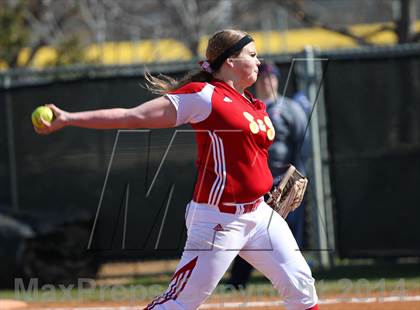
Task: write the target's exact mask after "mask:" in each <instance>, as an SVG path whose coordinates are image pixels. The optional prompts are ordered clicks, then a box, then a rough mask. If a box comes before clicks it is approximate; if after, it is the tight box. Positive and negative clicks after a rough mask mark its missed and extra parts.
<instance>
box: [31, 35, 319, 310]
mask: <svg viewBox="0 0 420 310" xmlns="http://www.w3.org/2000/svg"><path fill="white" fill-rule="evenodd" d="M206 57H207V60H206V61H204V62H202V63H201V70H200V71H199V72H198V73H196V74H190V75H188V76H187V77H185V78H184V79H182V80H181V81H175V80H172V79H170V78H160V79H159V78H154V77H151V76H147V78H148V81H149V84H148V87H149V89H150V90H151V91H153V92H155V93H159V94H162V95H163V96H161V97H159V98H156V99H154V100H151V101H148V102H145V103H144V104H141V105H139V106H137V107H134V108H131V109H122V108H115V109H107V110H95V111H85V112H77V113H69V112H66V111H63V110H60V109H59V108H57V107H56V106H54V105H48V106H49V107H50V108H51V109H52V110H53V112H54V115H55V120H54V121H53V122H52V123H48V122H45V121H42V122H43V127H42V128H35V130H36V131H37V132H38V133H40V134H48V133H51V132H53V131H56V130H58V129H61V128H63V127H65V126H78V127H86V128H96V129H107V128H120V129H121V128H164V127H175V126H179V125H181V124H186V123H189V124H191V125H192V127H193V128H194V129H195V130H196V141H197V147H198V160H197V169H198V178H197V183H196V186H195V191H194V195H193V197H192V200H191V202H190V203H189V204H188V206H187V209H186V226H187V229H188V230H187V231H188V232H187V241H186V244H185V248H184V252H183V255H182V258H181V261H180V262H179V265H178V267H177V269H176V272H175V274H174V276H173V278H172V280H171V283H170V284H169V286H168V289H167V290H166V291H165V292H164V293H163V294H162V295H160V296H158V297H157V298H156V299H155V300H153V301H152V302H151V303H150V304H149V305H148V306H147V307H146V309H150V310H151V309H169V310H176V309H188V310H192V309H197V308H198V307H199V306H200V305H201V304H202V303H204V301H205V300H206V299H207V298H208V297H209V296H210V295H211V293H212V292H213V290H214V289H215V288H216V286H217V284H218V282H219V281H220V279H221V278H222V276H223V275H224V273H225V272H226V270H227V269H228V267H229V265H230V264H231V262H232V260H233V259H234V258H235V256H236V255H240V256H241V257H243V258H244V259H245V260H246V261H248V262H249V263H250V264H252V265H253V266H254V267H255V268H256V269H258V270H259V271H261V272H262V273H263V274H264V275H265V276H267V278H269V279H270V280H271V282H272V283H273V285H274V287H275V288H276V289H277V290H278V292H279V294H280V295H281V296H282V297H283V298H284V302H285V306H286V308H287V309H296V310H303V309H318V306H317V301H318V297H317V295H316V291H315V286H314V279H313V277H312V275H311V271H310V269H309V267H308V265H307V263H306V262H305V259H304V258H303V256H302V254H301V252H300V251H299V250H298V246H297V244H296V242H295V239H294V238H293V235H292V233H291V232H290V229H289V228H288V225H287V224H286V222H285V221H284V219H283V218H282V217H281V216H280V215H279V214H278V213H276V212H273V210H272V209H271V208H270V207H269V206H268V205H267V204H266V203H265V202H264V199H263V196H264V194H265V193H267V192H268V191H269V190H270V188H271V186H272V175H271V173H270V170H269V168H268V164H267V158H268V152H267V148H268V147H269V146H270V144H271V143H272V141H273V139H274V134H275V133H274V128H273V125H272V123H271V121H270V119H269V117H268V115H267V113H266V111H265V105H264V103H263V102H262V101H260V100H258V99H256V98H254V97H253V96H252V94H251V93H249V92H248V91H247V90H246V88H248V87H249V86H251V85H252V84H253V83H254V82H255V81H256V79H257V75H258V65H259V64H260V61H259V60H258V57H257V51H256V47H255V43H254V41H253V39H252V38H251V37H250V36H249V35H248V34H246V33H244V32H242V31H239V30H223V31H220V32H217V33H215V34H214V35H213V36H212V37H211V38H210V40H209V42H208V46H207V51H206Z"/></svg>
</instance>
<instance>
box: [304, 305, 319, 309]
mask: <svg viewBox="0 0 420 310" xmlns="http://www.w3.org/2000/svg"><path fill="white" fill-rule="evenodd" d="M306 310H318V305H315V306H313V307H310V308H308V309H306Z"/></svg>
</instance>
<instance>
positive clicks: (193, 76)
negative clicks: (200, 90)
mask: <svg viewBox="0 0 420 310" xmlns="http://www.w3.org/2000/svg"><path fill="white" fill-rule="evenodd" d="M246 35H247V33H246V32H244V31H241V30H235V29H225V30H221V31H218V32H216V33H215V34H213V35H212V36H211V37H210V39H209V41H208V43H207V49H206V58H207V60H208V61H209V62H210V63H212V62H213V61H214V60H216V58H217V57H218V56H219V55H221V54H222V53H223V52H224V51H226V50H227V49H228V48H229V47H231V46H232V45H233V44H235V43H236V42H238V41H239V40H240V39H241V38H243V37H244V36H246ZM239 53H240V51H238V52H237V53H235V54H234V55H233V56H237V55H238V54H239ZM217 71H219V69H218V70H216V71H215V72H217ZM144 77H145V79H146V81H147V82H146V85H145V86H146V88H147V89H148V90H149V91H151V92H152V93H154V94H160V95H164V94H167V93H169V92H171V91H174V90H176V89H178V88H180V87H182V86H184V85H185V84H187V83H189V82H210V81H211V80H212V79H213V75H212V74H210V73H208V72H206V71H204V70H196V71H192V72H189V73H187V74H186V75H185V76H184V77H183V78H181V79H180V80H179V81H178V80H176V79H174V78H171V77H169V76H167V75H163V74H159V75H158V76H157V77H155V76H152V75H151V74H150V73H148V72H146V73H145V74H144Z"/></svg>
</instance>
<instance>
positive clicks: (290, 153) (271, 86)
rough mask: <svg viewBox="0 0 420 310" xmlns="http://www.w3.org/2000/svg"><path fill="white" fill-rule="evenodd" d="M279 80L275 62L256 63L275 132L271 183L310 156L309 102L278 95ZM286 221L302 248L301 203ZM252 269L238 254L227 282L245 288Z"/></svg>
mask: <svg viewBox="0 0 420 310" xmlns="http://www.w3.org/2000/svg"><path fill="white" fill-rule="evenodd" d="M279 80H280V70H279V69H278V68H277V67H276V66H275V65H274V64H271V63H263V64H261V65H260V66H259V73H258V79H257V82H256V84H255V91H256V95H257V97H258V98H259V99H261V100H262V101H264V103H265V104H266V106H267V113H268V115H269V116H270V119H271V121H272V123H273V125H274V128H275V131H276V135H275V138H274V141H273V144H272V145H271V146H270V148H269V160H268V163H269V167H270V170H271V173H272V175H273V184H277V183H278V182H279V181H280V178H281V176H282V174H283V172H284V167H285V166H286V165H288V164H292V165H294V166H295V167H296V168H297V169H298V170H299V171H305V163H306V161H307V159H308V157H309V155H310V141H309V138H308V137H309V135H308V134H309V133H308V132H307V130H306V129H307V126H308V116H307V115H309V113H310V110H311V104H310V102H309V100H308V99H307V97H306V96H305V94H304V93H303V92H302V91H298V92H296V94H295V95H294V96H293V99H290V98H287V97H284V96H281V95H279V93H278V90H279ZM296 99H297V100H296ZM286 222H287V224H288V225H289V227H290V229H291V231H292V233H293V236H294V237H295V239H296V242H297V244H298V246H299V248H303V246H304V244H303V241H304V224H305V212H304V203H302V205H301V206H300V207H299V208H297V209H296V210H295V211H294V212H291V213H290V214H289V215H288V217H287V218H286ZM252 270H253V268H252V266H251V265H250V264H248V263H247V262H246V261H245V260H243V259H242V258H241V257H239V256H238V257H237V258H236V259H235V260H234V262H233V266H232V269H231V277H230V279H229V281H228V284H231V285H233V286H234V287H235V288H236V289H239V288H241V287H243V288H245V287H246V284H247V282H248V280H249V278H250V276H251V272H252Z"/></svg>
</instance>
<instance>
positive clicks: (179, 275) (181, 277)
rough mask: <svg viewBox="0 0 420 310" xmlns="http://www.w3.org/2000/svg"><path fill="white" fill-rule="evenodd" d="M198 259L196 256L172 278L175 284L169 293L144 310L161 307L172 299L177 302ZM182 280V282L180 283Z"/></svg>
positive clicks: (156, 299)
mask: <svg viewBox="0 0 420 310" xmlns="http://www.w3.org/2000/svg"><path fill="white" fill-rule="evenodd" d="M197 259H198V256H196V257H195V258H194V259H192V260H191V261H190V262H189V263H187V264H185V265H184V266H183V267H182V268H181V269H179V270H178V271H177V272H176V273H175V274H174V275H173V277H172V279H171V282H170V283H172V282H174V280H175V282H174V283H172V285H171V286H170V288H169V291H168V292H166V293H164V294H162V295H161V296H158V297H157V298H155V299H154V300H153V301H152V302H151V303H150V304H148V305H147V306H146V308H144V309H143V310H151V309H153V308H154V307H155V306H156V305H160V304H163V303H165V302H167V301H168V300H170V299H173V300H175V299H176V298H177V297H178V295H179V294H180V293H181V292H182V290H183V289H184V287H185V285H186V284H187V282H188V279H189V278H190V276H191V273H192V271H193V269H194V267H195V265H196V263H197ZM184 275H186V279H185V280H184ZM179 280H181V281H179ZM182 280H184V281H182ZM180 283H181V287H180V289H179V291H178V292H177V289H178V288H179V284H180Z"/></svg>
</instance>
